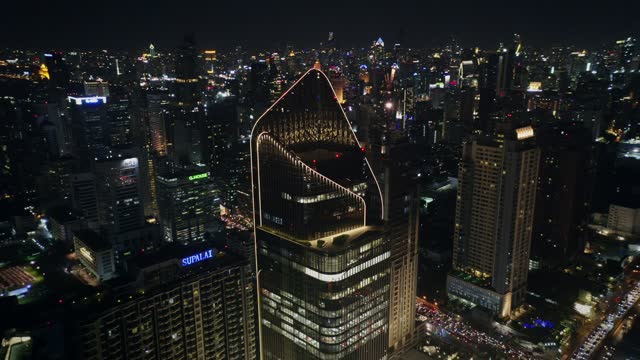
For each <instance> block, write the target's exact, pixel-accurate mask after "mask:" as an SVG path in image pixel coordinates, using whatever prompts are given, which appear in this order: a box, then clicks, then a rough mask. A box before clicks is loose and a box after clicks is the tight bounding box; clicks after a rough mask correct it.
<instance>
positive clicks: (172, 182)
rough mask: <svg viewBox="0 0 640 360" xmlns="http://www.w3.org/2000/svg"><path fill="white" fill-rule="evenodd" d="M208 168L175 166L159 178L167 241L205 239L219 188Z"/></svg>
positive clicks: (163, 233) (162, 221)
mask: <svg viewBox="0 0 640 360" xmlns="http://www.w3.org/2000/svg"><path fill="white" fill-rule="evenodd" d="M209 175H210V173H209V171H208V169H207V168H206V167H204V166H198V167H196V166H194V167H193V168H188V169H173V170H172V171H169V172H167V173H162V174H161V175H158V177H157V187H158V207H159V210H160V224H161V226H162V236H163V240H164V241H166V242H179V243H184V244H186V243H191V242H198V241H204V235H205V230H206V229H207V226H210V225H211V223H212V222H213V209H214V197H215V195H216V194H215V190H214V187H213V181H212V179H211V178H210V176H209Z"/></svg>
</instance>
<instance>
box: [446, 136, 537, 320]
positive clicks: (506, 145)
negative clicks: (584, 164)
mask: <svg viewBox="0 0 640 360" xmlns="http://www.w3.org/2000/svg"><path fill="white" fill-rule="evenodd" d="M532 138H533V130H532V129H531V128H530V127H527V128H521V129H517V130H516V131H515V132H513V131H507V132H506V133H505V134H504V135H497V136H495V137H493V138H488V139H479V140H474V141H473V142H468V143H466V144H464V148H463V155H462V160H461V162H460V167H459V174H458V176H459V178H458V181H459V185H458V195H457V203H456V220H455V228H454V238H453V244H454V247H453V273H452V274H450V275H449V277H448V279H447V290H448V293H449V296H450V297H454V298H455V297H457V298H461V299H463V300H467V301H470V302H472V303H474V304H475V305H480V306H482V307H485V308H487V309H488V310H490V311H491V312H493V313H494V314H497V315H499V316H502V317H506V316H508V315H509V314H510V313H511V311H512V310H513V309H515V308H517V307H518V306H520V305H521V304H522V303H523V302H524V299H525V295H526V285H527V275H528V269H529V255H530V248H531V235H532V225H533V213H534V208H535V196H536V184H537V178H538V166H539V162H540V151H539V150H538V149H537V148H536V147H535V145H534V144H532V143H531V140H532ZM478 288H482V289H485V290H487V291H483V292H480V291H478Z"/></svg>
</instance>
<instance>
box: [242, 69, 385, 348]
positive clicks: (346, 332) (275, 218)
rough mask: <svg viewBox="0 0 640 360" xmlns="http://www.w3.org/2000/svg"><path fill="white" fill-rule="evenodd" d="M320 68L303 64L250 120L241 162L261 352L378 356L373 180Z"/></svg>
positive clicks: (381, 253) (379, 246) (380, 257)
mask: <svg viewBox="0 0 640 360" xmlns="http://www.w3.org/2000/svg"><path fill="white" fill-rule="evenodd" d="M365 155H366V149H365V148H364V147H362V146H361V145H360V143H359V142H358V140H357V139H356V137H355V134H354V133H353V130H352V129H351V125H350V123H349V121H348V120H347V118H346V116H345V114H344V112H343V110H342V108H341V106H340V104H339V102H338V98H337V96H336V94H335V92H334V91H333V89H332V87H331V83H330V82H329V79H328V78H327V76H326V75H325V74H324V73H322V72H321V71H320V70H318V69H311V70H309V71H307V72H306V73H305V74H304V75H303V76H302V77H301V78H300V79H299V80H298V81H297V82H296V83H295V84H294V85H293V86H292V87H291V88H290V89H289V90H287V91H286V92H285V93H284V94H283V96H282V97H281V98H280V99H279V100H278V101H276V102H275V103H274V104H273V105H272V106H271V107H270V108H269V109H268V110H267V111H266V112H265V113H264V114H263V115H262V116H261V117H260V118H259V119H258V120H257V121H256V123H255V125H254V128H253V130H252V136H251V163H252V169H251V170H252V172H251V176H252V184H253V202H254V231H255V239H256V268H257V278H258V297H259V329H260V343H261V356H262V358H263V359H384V358H386V357H387V349H388V342H389V338H388V327H389V319H388V308H389V278H390V276H389V259H390V257H391V251H390V245H389V242H388V238H387V236H386V234H385V232H384V230H383V227H381V226H380V224H381V221H382V219H383V218H384V207H383V204H382V202H383V197H382V192H381V189H380V186H379V184H378V182H377V180H376V178H375V176H374V175H373V172H372V170H371V167H370V165H369V162H368V161H367V159H366V156H365Z"/></svg>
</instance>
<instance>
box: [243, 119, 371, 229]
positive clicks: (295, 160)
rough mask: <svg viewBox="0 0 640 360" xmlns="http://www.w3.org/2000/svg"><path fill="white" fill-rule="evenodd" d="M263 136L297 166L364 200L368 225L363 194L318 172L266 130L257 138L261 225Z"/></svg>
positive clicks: (364, 203)
mask: <svg viewBox="0 0 640 360" xmlns="http://www.w3.org/2000/svg"><path fill="white" fill-rule="evenodd" d="M263 137H265V138H266V139H268V140H269V141H271V142H273V144H274V145H276V146H277V147H278V149H280V151H282V152H283V153H284V154H285V155H287V156H288V157H289V160H291V161H292V162H293V163H294V164H295V165H296V166H301V167H302V168H304V169H306V170H307V171H309V172H311V173H313V174H316V175H318V176H320V178H322V179H324V180H326V181H328V182H329V183H331V184H333V185H334V186H337V187H338V188H340V189H342V190H344V191H346V192H347V193H349V194H351V195H353V196H354V197H356V198H357V199H359V200H360V201H361V202H362V206H363V207H364V215H363V216H362V218H363V221H362V226H367V203H366V201H364V199H363V198H362V196H360V195H358V194H356V193H354V192H353V191H351V190H349V188H346V187H344V186H342V185H340V184H338V183H337V182H335V181H333V180H331V179H329V178H328V177H326V176H324V175H322V174H321V173H319V172H317V171H316V170H314V169H313V168H312V167H310V166H309V165H307V164H305V163H304V162H303V161H302V160H300V158H298V157H297V156H295V155H293V154H292V153H291V152H290V151H287V149H285V148H284V147H283V146H282V145H280V143H278V141H277V140H276V139H274V138H273V137H272V136H271V135H269V133H268V132H266V131H263V132H261V133H260V135H258V138H257V139H256V160H258V206H259V207H260V225H262V196H261V194H262V190H261V188H260V143H261V141H262V138H263ZM314 240H315V239H314Z"/></svg>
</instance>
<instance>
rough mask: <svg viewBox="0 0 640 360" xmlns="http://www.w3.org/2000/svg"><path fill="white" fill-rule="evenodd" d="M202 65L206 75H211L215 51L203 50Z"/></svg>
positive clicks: (213, 67)
mask: <svg viewBox="0 0 640 360" xmlns="http://www.w3.org/2000/svg"><path fill="white" fill-rule="evenodd" d="M204 63H205V68H206V70H207V74H209V75H213V73H214V72H215V66H216V51H215V50H205V51H204Z"/></svg>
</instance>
